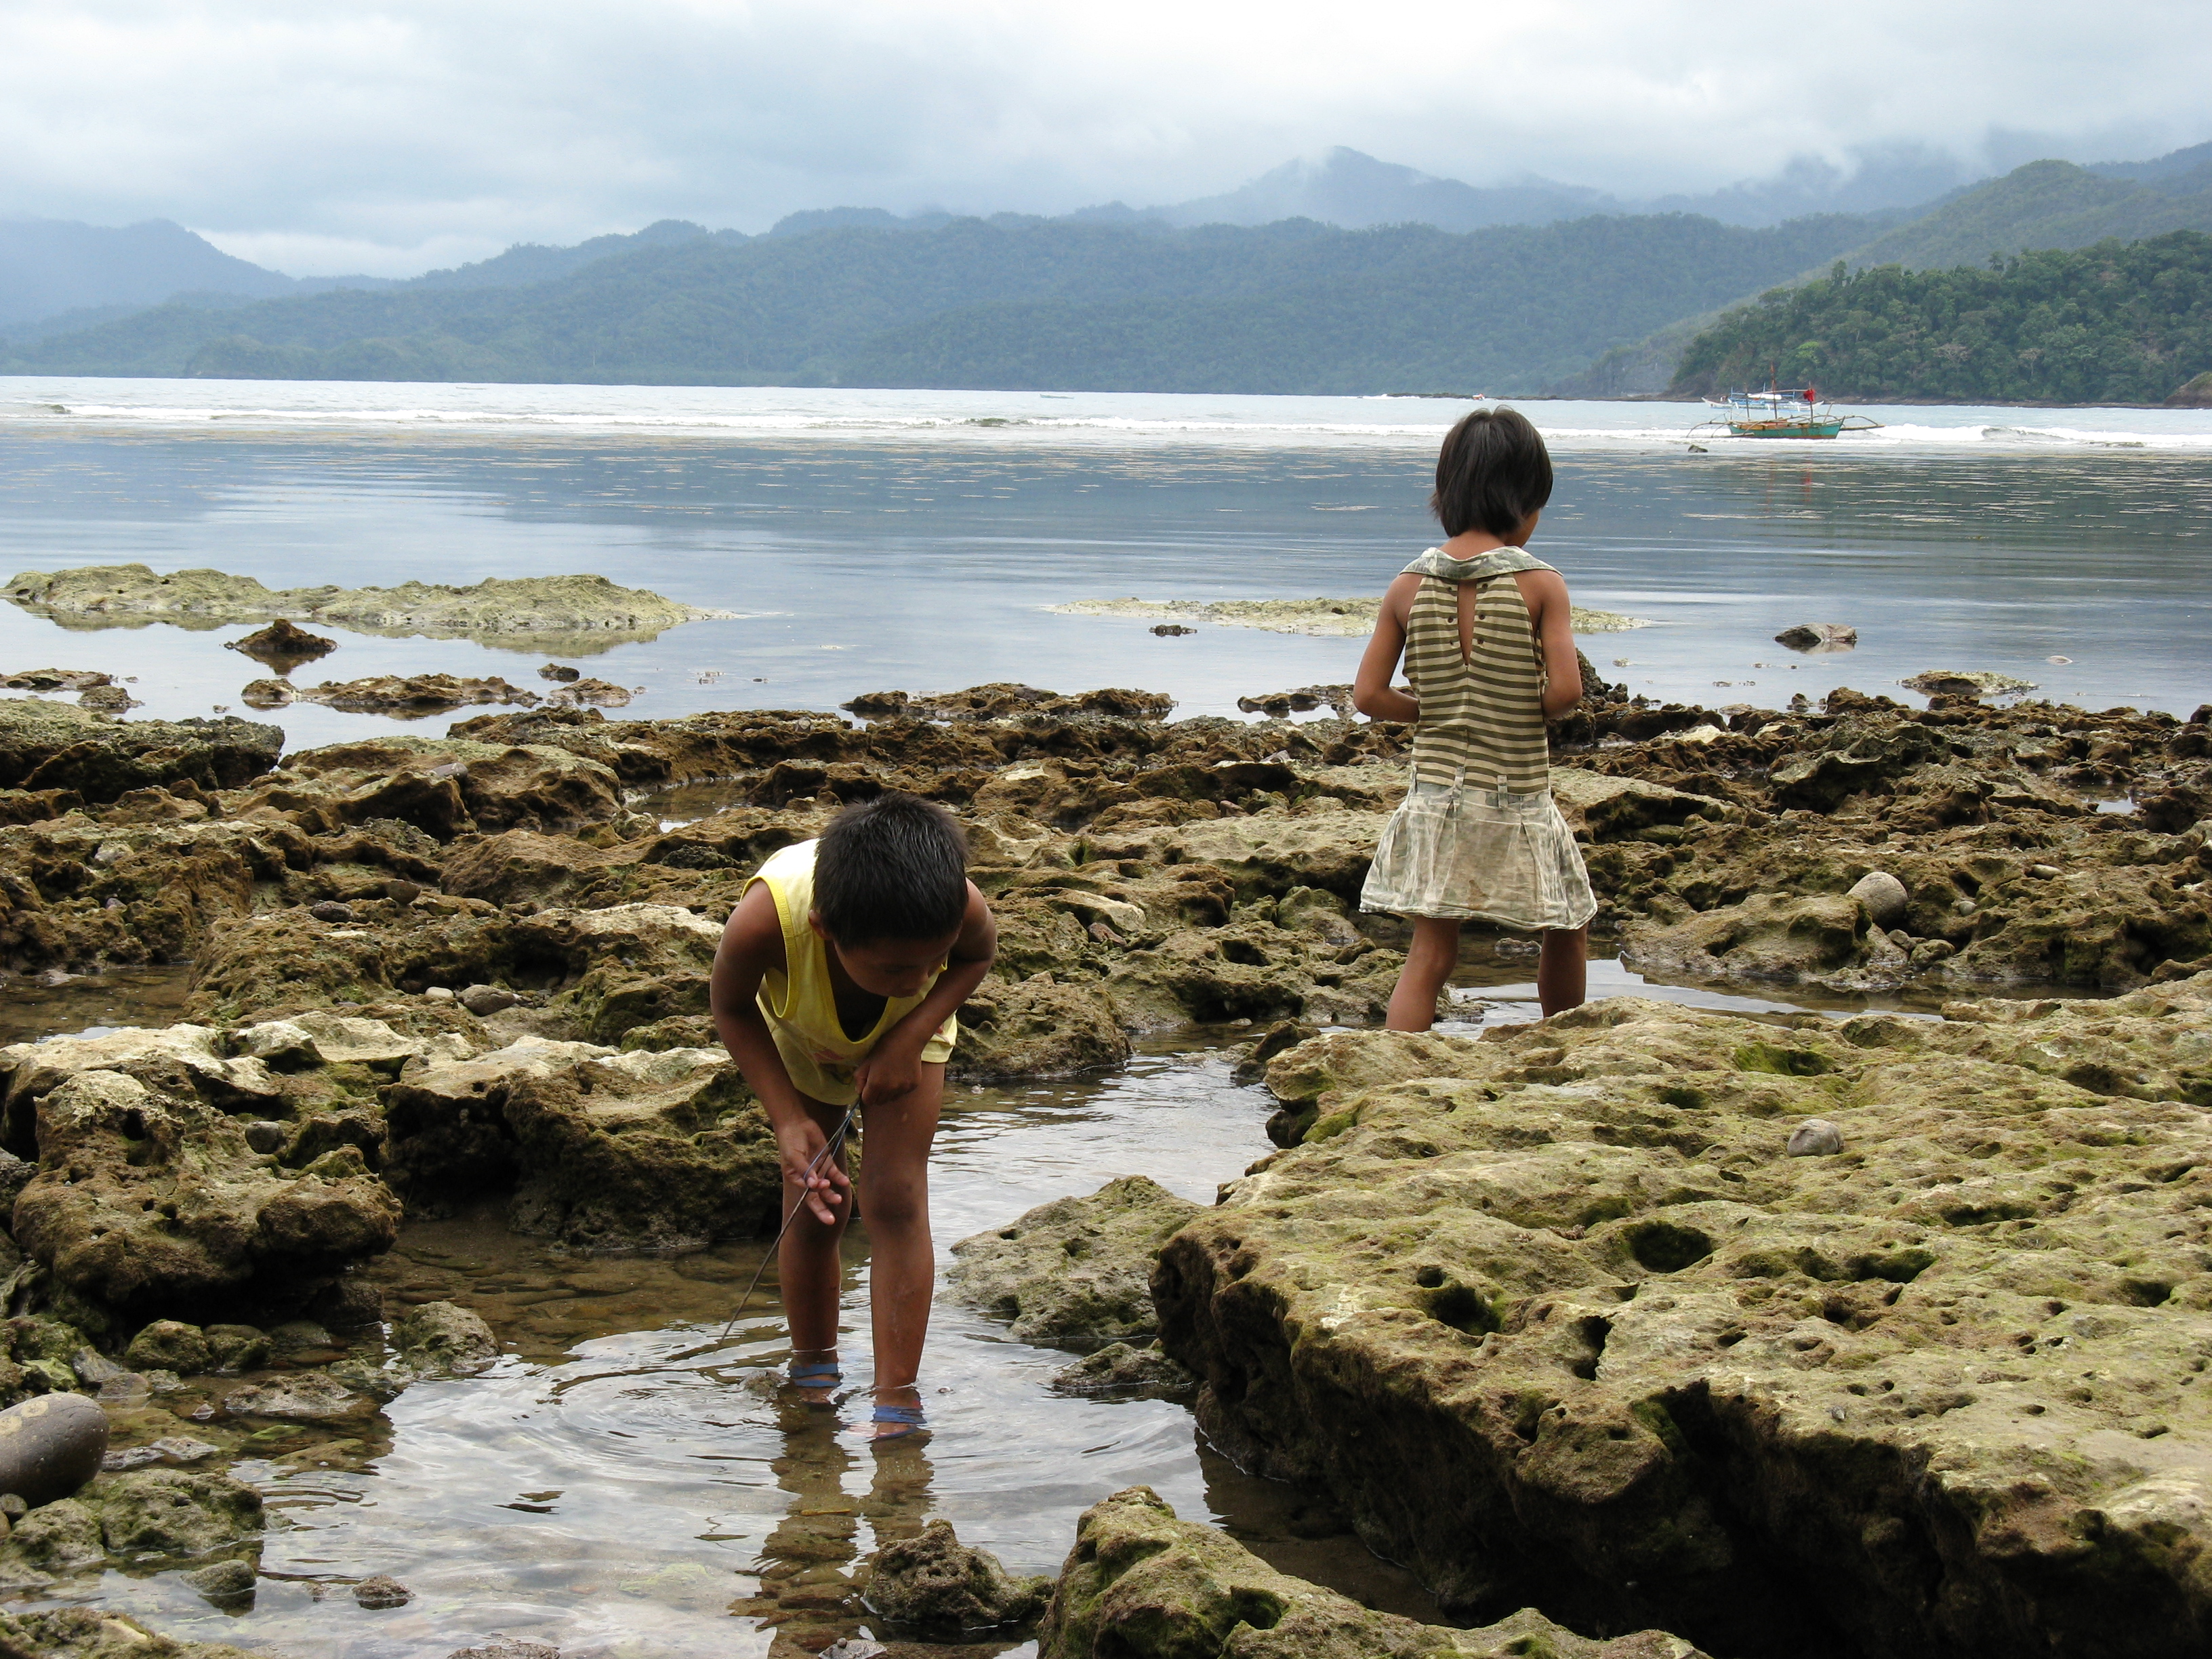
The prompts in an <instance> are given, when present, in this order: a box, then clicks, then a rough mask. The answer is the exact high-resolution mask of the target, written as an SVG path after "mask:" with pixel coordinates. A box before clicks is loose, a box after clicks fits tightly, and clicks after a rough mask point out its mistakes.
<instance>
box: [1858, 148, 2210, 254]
mask: <svg viewBox="0 0 2212 1659" xmlns="http://www.w3.org/2000/svg"><path fill="white" fill-rule="evenodd" d="M2190 154H2191V152H2188V151H2182V152H2178V153H2177V155H2176V157H2175V158H2172V159H2180V158H2181V157H2184V156H2186V155H2190ZM2170 230H2203V231H2212V161H2207V160H2200V161H2197V164H2196V165H2195V166H2193V167H2185V168H2177V169H2175V170H2173V171H2171V172H2166V173H2160V174H2158V175H2157V176H2156V177H2155V179H2153V180H2152V181H2151V182H2148V183H2143V182H2139V181H2136V180H2133V179H2112V178H2106V177H2103V176H2102V175H2100V174H2099V173H2093V172H2091V171H2090V170H2089V169H2088V168H2087V167H2075V166H2073V165H2071V164H2070V163H2069V162H2065V161H2031V162H2029V163H2028V164H2027V166H2026V167H2015V169H2014V170H2013V171H2012V172H2010V173H2007V174H2006V175H2005V176H2004V177H2003V178H2002V179H1989V180H1987V181H1986V182H1984V183H1982V184H1979V185H1975V186H1974V187H1973V189H1972V190H1969V191H1962V192H1961V193H1960V194H1959V195H1957V196H1954V197H1951V198H1950V199H1949V200H1948V201H1946V202H1944V203H1942V204H1940V205H1938V206H1937V207H1936V208H1935V209H1934V210H1932V211H1930V212H1929V213H1926V214H1923V216H1920V217H1919V218H1917V219H1915V220H1913V221H1911V222H1910V223H1908V224H1904V225H1899V227H1898V228H1896V229H1894V230H1891V231H1887V232H1885V233H1884V234H1881V235H1880V236H1877V237H1876V238H1875V240H1872V241H1870V242H1869V243H1867V244H1866V246H1863V247H1858V248H1854V249H1852V250H1851V252H1850V262H1851V263H1852V264H1855V265H1891V264H1895V265H1903V266H1904V267H1905V269H1906V270H1941V269H1944V268H1946V267H1948V266H1951V265H1978V264H1984V263H1985V262H1986V261H1987V260H1988V258H1989V257H1990V255H1991V254H1993V253H2002V254H2011V253H2019V252H2025V251H2026V250H2027V249H2029V248H2054V247H2062V248H2063V247H2088V246H2093V245H2094V244H2095V243H2098V242H2103V241H2109V240H2119V241H2123V242H2133V241H2138V240H2142V238H2144V237H2146V236H2160V235H2163V234H2165V233H2166V232H2167V231H2170Z"/></svg>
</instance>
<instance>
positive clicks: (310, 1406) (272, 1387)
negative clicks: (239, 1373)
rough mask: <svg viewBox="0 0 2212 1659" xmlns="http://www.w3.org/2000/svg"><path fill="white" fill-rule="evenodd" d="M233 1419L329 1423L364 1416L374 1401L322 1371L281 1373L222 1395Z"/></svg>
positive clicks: (371, 1407)
mask: <svg viewBox="0 0 2212 1659" xmlns="http://www.w3.org/2000/svg"><path fill="white" fill-rule="evenodd" d="M222 1408H223V1410H225V1411H227V1412H228V1413H230V1414H231V1415H232V1416H233V1417H270V1418H276V1419H281V1420H283V1421H287V1422H295V1423H329V1422H334V1421H337V1420H340V1419H348V1418H357V1417H367V1416H368V1415H370V1414H371V1413H374V1411H375V1409H376V1403H375V1401H372V1400H370V1399H368V1398H367V1397H366V1396H364V1395H358V1394H356V1393H355V1392H354V1391H353V1390H352V1389H349V1388H347V1387H346V1386H345V1385H344V1384H343V1383H340V1382H339V1381H338V1380H337V1378H336V1377H334V1376H330V1375H329V1374H328V1373H326V1372H323V1371H313V1370H310V1371H284V1372H281V1373H279V1374H278V1375H276V1376H273V1377H271V1378H270V1380H269V1381H267V1382H266V1383H249V1384H248V1385H247V1386H246V1387H245V1388H242V1389H232V1390H231V1391H230V1392H229V1393H228V1394H227V1395H224V1396H223V1401H222Z"/></svg>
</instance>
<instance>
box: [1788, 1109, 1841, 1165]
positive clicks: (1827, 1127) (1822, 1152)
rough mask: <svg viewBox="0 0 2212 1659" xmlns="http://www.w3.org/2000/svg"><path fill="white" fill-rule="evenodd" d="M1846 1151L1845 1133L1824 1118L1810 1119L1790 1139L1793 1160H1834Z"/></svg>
mask: <svg viewBox="0 0 2212 1659" xmlns="http://www.w3.org/2000/svg"><path fill="white" fill-rule="evenodd" d="M1843 1150H1844V1132H1843V1131H1842V1130H1841V1129H1838V1127H1836V1126H1835V1125H1834V1124H1832V1123H1831V1122H1829V1121H1828V1120H1827V1119H1826V1118H1824V1117H1808V1118H1807V1119H1806V1120H1805V1121H1803V1122H1802V1123H1801V1124H1799V1125H1798V1126H1797V1127H1796V1131H1795V1132H1794V1133H1791V1135H1790V1146H1789V1152H1790V1157H1792V1158H1832V1157H1833V1156H1834V1155H1835V1154H1836V1153H1838V1152H1842V1151H1843Z"/></svg>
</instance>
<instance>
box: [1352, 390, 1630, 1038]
mask: <svg viewBox="0 0 2212 1659" xmlns="http://www.w3.org/2000/svg"><path fill="white" fill-rule="evenodd" d="M1551 498H1552V458H1551V456H1550V454H1549V453H1547V451H1546V450H1545V448H1544V440H1543V438H1542V437H1541V435H1539V434H1538V433H1537V431H1536V428H1534V426H1531V425H1530V424H1529V423H1528V420H1527V418H1526V417H1525V416H1522V415H1521V414H1520V413H1519V412H1518V411H1517V410H1510V409H1486V410H1476V411H1475V412H1474V414H1472V415H1469V416H1467V418H1466V419H1464V420H1462V422H1460V423H1459V424H1458V425H1457V426H1455V427H1454V428H1452V429H1451V431H1450V432H1449V433H1448V434H1447V435H1445V438H1444V444H1443V453H1442V454H1440V455H1439V456H1438V457H1437V488H1436V493H1435V494H1434V495H1431V497H1430V498H1429V506H1430V508H1431V511H1433V512H1434V513H1436V515H1437V519H1438V520H1439V521H1441V522H1442V524H1443V529H1444V534H1445V536H1446V537H1447V538H1448V539H1447V540H1446V541H1445V542H1444V543H1443V545H1442V546H1439V547H1432V548H1431V549H1430V550H1428V551H1427V552H1425V553H1424V554H1422V555H1421V556H1420V557H1419V558H1418V559H1416V560H1414V561H1413V563H1411V564H1409V565H1407V567H1406V568H1405V569H1404V570H1403V571H1402V572H1401V573H1400V574H1399V576H1398V579H1397V580H1395V581H1394V582H1392V583H1391V584H1390V586H1389V590H1388V591H1387V592H1385V593H1384V594H1383V606H1382V611H1381V614H1380V615H1379V616H1377V617H1376V621H1375V635H1374V637H1373V638H1372V639H1370V641H1368V643H1367V652H1366V654H1365V655H1364V656H1363V657H1362V658H1361V659H1360V661H1359V676H1358V681H1357V683H1356V684H1354V686H1353V688H1352V702H1353V703H1354V705H1355V706H1356V707H1357V708H1358V710H1359V712H1360V713H1361V714H1365V715H1367V716H1368V717H1369V718H1370V720H1391V721H1396V722H1401V723H1405V724H1410V725H1411V726H1413V781H1412V783H1411V785H1410V787H1408V788H1407V793H1406V799H1405V801H1404V803H1403V804H1402V805H1400V806H1399V808H1398V810H1397V811H1396V812H1395V814H1394V815H1393V816H1392V817H1391V819H1390V822H1389V825H1388V826H1387V827H1385V829H1383V842H1382V845H1381V846H1380V847H1378V848H1376V853H1375V863H1374V866H1373V867H1372V868H1371V869H1370V871H1369V872H1368V875H1367V884H1366V887H1365V889H1364V890H1363V891H1362V892H1361V894H1360V896H1359V905H1360V908H1362V909H1363V910H1381V911H1389V912H1392V913H1394V914H1395V915H1402V916H1406V917H1408V918H1410V919H1411V920H1412V921H1413V945H1412V947H1411V948H1410V949H1409V950H1408V951H1407V953H1406V966H1405V968H1404V969H1403V971H1401V973H1400V974H1399V975H1398V985H1397V988H1396V990H1395V991H1394V992H1393V993H1392V994H1391V997H1390V1013H1389V1021H1388V1025H1389V1029H1390V1030H1394V1031H1425V1030H1428V1029H1429V1027H1430V1026H1431V1024H1433V1023H1434V1022H1435V1019H1436V1009H1437V996H1438V995H1439V994H1441V993H1442V991H1443V986H1444V981H1445V980H1446V979H1447V978H1448V977H1449V975H1450V974H1451V971H1452V969H1453V968H1454V966H1455V965H1456V963H1458V961H1459V930H1460V924H1461V923H1462V922H1466V921H1479V922H1485V923H1487V924H1489V925H1490V926H1492V927H1510V928H1516V929H1529V930H1535V931H1540V932H1541V933H1542V934H1543V936H1544V944H1543V952H1542V955H1541V957H1540V958H1539V960H1538V963H1537V968H1536V994H1537V997H1538V1000H1540V1001H1541V1003H1542V1005H1543V1009H1544V1012H1545V1013H1546V1014H1547V1015H1549V1014H1555V1013H1558V1012H1559V1011H1560V1010H1561V1009H1564V1008H1572V1007H1574V1006H1577V1004H1578V1003H1580V1002H1581V1001H1582V1000H1583V984H1584V967H1583V963H1584V956H1585V951H1586V949H1587V946H1588V943H1589V921H1590V918H1591V917H1592V916H1593V915H1596V913H1597V900H1596V898H1595V896H1594V895H1593V894H1592V893H1591V891H1590V884H1589V872H1588V871H1587V870H1586V869H1584V867H1583V858H1582V854H1581V852H1580V850H1579V849H1578V848H1577V847H1576V846H1575V842H1574V836H1573V834H1572V833H1571V831H1570V830H1569V829H1568V828H1567V826H1566V822H1565V819H1563V818H1561V817H1560V816H1559V807H1558V806H1557V805H1555V804H1554V803H1553V799H1552V775H1551V760H1550V746H1549V743H1548V740H1547V736H1546V732H1545V722H1546V721H1547V720H1554V719H1557V718H1558V717H1559V715H1561V714H1565V713H1566V712H1567V711H1568V710H1569V709H1571V708H1573V707H1574V706H1575V704H1576V703H1577V702H1579V701H1580V700H1581V698H1582V669H1581V666H1580V664H1579V663H1578V661H1577V658H1576V654H1575V638H1574V629H1573V625H1572V611H1571V608H1570V606H1569V605H1568V603H1567V585H1566V583H1565V580H1562V579H1561V578H1560V575H1559V572H1558V571H1556V570H1554V569H1553V568H1552V567H1551V566H1550V565H1548V564H1546V563H1545V562H1543V561H1542V560H1541V559H1537V558H1532V557H1531V556H1529V555H1528V552H1527V551H1526V548H1527V546H1528V538H1529V537H1531V536H1532V535H1534V533H1535V531H1536V520H1537V519H1538V518H1539V517H1540V516H1541V512H1542V508H1543V507H1544V504H1545V503H1546V502H1547V501H1550V500H1551ZM1401 656H1402V657H1403V658H1404V659H1405V664H1406V678H1407V679H1408V680H1410V681H1412V682H1413V696H1407V695H1406V694H1405V693H1404V692H1402V691H1400V690H1394V689H1393V688H1392V686H1391V684H1390V681H1391V678H1392V676H1393V675H1394V674H1395V672H1396V671H1397V667H1398V661H1399V659H1400V658H1401Z"/></svg>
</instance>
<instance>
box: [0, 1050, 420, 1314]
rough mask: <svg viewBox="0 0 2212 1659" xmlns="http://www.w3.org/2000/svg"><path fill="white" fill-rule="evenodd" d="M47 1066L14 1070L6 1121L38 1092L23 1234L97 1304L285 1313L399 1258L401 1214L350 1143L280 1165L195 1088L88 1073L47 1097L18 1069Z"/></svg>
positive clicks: (58, 1273) (32, 1252) (40, 1256)
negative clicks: (295, 1165)
mask: <svg viewBox="0 0 2212 1659" xmlns="http://www.w3.org/2000/svg"><path fill="white" fill-rule="evenodd" d="M39 1046H40V1047H41V1048H51V1047H53V1046H55V1045H52V1044H45V1045H39ZM39 1063H40V1062H39V1061H38V1060H28V1061H24V1062H21V1063H19V1064H18V1065H17V1067H16V1077H15V1082H14V1083H13V1084H12V1085H11V1089H10V1119H9V1121H10V1122H11V1123H13V1122H15V1121H16V1118H15V1109H17V1108H18V1107H19V1106H20V1105H21V1103H22V1102H23V1100H24V1099H25V1097H33V1105H34V1109H35V1122H36V1127H35V1137H36V1143H37V1146H38V1152H39V1164H40V1173H39V1175H38V1176H37V1177H36V1178H34V1179H33V1181H32V1182H30V1184H29V1185H28V1186H27V1187H25V1188H24V1189H23V1192H22V1195H21V1197H20V1198H18V1199H17V1200H16V1201H15V1238H16V1242H17V1243H20V1244H21V1246H22V1247H23V1249H24V1251H25V1253H26V1254H27V1255H29V1256H31V1257H32V1258H33V1260H35V1261H39V1262H40V1264H41V1265H42V1266H44V1267H46V1269H47V1270H48V1271H49V1272H51V1273H52V1274H53V1275H54V1277H55V1279H57V1280H58V1281H59V1282H60V1283H61V1284H62V1285H65V1286H67V1287H68V1289H69V1290H70V1291H72V1292H74V1293H75V1294H76V1295H78V1296H80V1297H85V1298H86V1299H88V1301H89V1302H91V1303H93V1304H94V1305H96V1306H101V1307H105V1308H108V1309H112V1310H117V1311H118V1312H122V1313H130V1312H134V1311H135V1312H137V1313H139V1314H140V1315H141V1316H143V1314H145V1313H149V1312H150V1313H157V1314H162V1315H166V1316H173V1315H175V1314H177V1313H180V1312H191V1311H194V1310H213V1309H217V1308H221V1307H224V1306H227V1305H231V1304H239V1303H265V1302H276V1303H282V1302H283V1301H284V1300H285V1299H286V1298H288V1297H301V1296H305V1295H307V1294H309V1293H311V1292H312V1291H313V1288H314V1287H315V1284H316V1280H317V1276H318V1275H326V1274H335V1273H337V1272H338V1271H339V1270H341V1269H342V1268H343V1267H345V1266H347V1265H348V1264H349V1263H351V1262H354V1261H359V1260H362V1258H364V1257H367V1256H370V1255H379V1254H380V1253H381V1252H383V1251H384V1250H386V1249H390V1248H391V1245H392V1239H393V1237H395V1236H396V1234H397V1232H398V1223H399V1206H398V1202H397V1201H396V1200H394V1199H393V1198H392V1194H391V1193H390V1192H389V1191H388V1190H387V1189H386V1187H385V1185H384V1183H383V1182H381V1181H379V1180H377V1179H376V1178H375V1177H374V1176H371V1175H369V1174H368V1172H367V1170H365V1168H364V1167H363V1166H362V1161H361V1158H360V1155H359V1153H358V1152H355V1151H354V1150H353V1149H352V1148H350V1147H346V1148H342V1149H340V1150H339V1151H338V1152H331V1153H329V1154H327V1155H325V1158H321V1159H319V1160H317V1162H316V1163H315V1164H312V1165H310V1166H308V1167H307V1169H305V1170H300V1171H298V1172H296V1173H295V1172H293V1171H289V1170H275V1169H271V1168H270V1167H269V1165H268V1164H267V1163H266V1162H265V1161H264V1160H263V1159H262V1158H258V1157H256V1156H255V1154H254V1153H253V1152H252V1148H251V1147H250V1146H248V1145H247V1143H246V1134H245V1131H244V1128H243V1126H242V1125H241V1124H240V1121H238V1120H237V1119H235V1118H233V1117H230V1116H228V1115H226V1114H225V1113H223V1112H222V1111H221V1110H219V1109H216V1108H215V1107H213V1106H211V1105H210V1104H209V1103H207V1102H206V1101H205V1100H204V1099H202V1098H200V1097H198V1096H197V1094H192V1093H188V1092H185V1089H188V1088H189V1081H186V1082H185V1083H183V1084H182V1085H179V1084H174V1083H172V1084H169V1085H167V1086H157V1087H153V1088H149V1086H148V1085H146V1084H144V1083H143V1082H141V1081H139V1079H137V1077H134V1076H131V1075H127V1074H126V1073H123V1072H119V1071H108V1070H84V1071H78V1072H76V1073H73V1074H71V1075H70V1076H68V1077H66V1078H65V1079H63V1080H61V1081H59V1082H58V1083H56V1084H55V1085H54V1086H52V1088H51V1089H49V1090H47V1091H46V1092H45V1093H43V1094H38V1093H36V1085H35V1080H33V1082H29V1083H27V1082H25V1081H24V1079H23V1076H22V1073H24V1071H25V1070H26V1069H27V1067H31V1066H37V1065H38V1064H39ZM230 1063H231V1064H232V1065H256V1066H258V1062H253V1061H233V1062H230Z"/></svg>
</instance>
